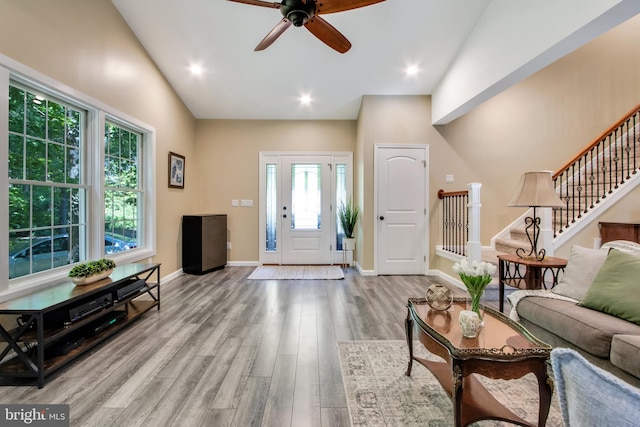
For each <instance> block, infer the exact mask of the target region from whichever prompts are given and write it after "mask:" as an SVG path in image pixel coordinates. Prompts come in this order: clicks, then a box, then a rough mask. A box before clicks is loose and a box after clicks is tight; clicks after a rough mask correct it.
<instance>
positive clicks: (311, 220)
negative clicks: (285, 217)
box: [291, 164, 322, 230]
mask: <svg viewBox="0 0 640 427" xmlns="http://www.w3.org/2000/svg"><path fill="white" fill-rule="evenodd" d="M321 186H322V175H321V169H320V165H319V164H311V165H308V164H307V165H304V164H294V165H291V229H292V230H320V229H322V209H321V202H322V194H321V191H320V190H321V188H322V187H321Z"/></svg>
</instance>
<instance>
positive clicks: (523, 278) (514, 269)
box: [498, 254, 567, 312]
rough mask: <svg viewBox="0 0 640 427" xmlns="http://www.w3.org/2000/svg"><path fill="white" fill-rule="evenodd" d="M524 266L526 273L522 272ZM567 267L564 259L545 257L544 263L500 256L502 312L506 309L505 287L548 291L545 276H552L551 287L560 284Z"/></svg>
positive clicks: (514, 256)
mask: <svg viewBox="0 0 640 427" xmlns="http://www.w3.org/2000/svg"><path fill="white" fill-rule="evenodd" d="M520 266H524V268H525V272H524V273H523V272H522V271H521V270H520ZM566 266H567V260H566V259H564V258H555V257H550V256H548V257H545V258H544V259H543V260H542V261H539V260H537V259H524V258H520V257H519V256H518V255H513V254H508V255H498V292H499V295H498V298H499V299H500V312H502V311H503V309H504V285H505V284H506V285H509V286H511V287H514V288H519V289H543V288H545V289H546V287H547V286H546V285H545V282H544V278H545V275H547V273H550V274H551V279H552V280H551V287H554V286H555V285H557V284H558V276H559V274H560V272H561V271H564V268H565V267H566Z"/></svg>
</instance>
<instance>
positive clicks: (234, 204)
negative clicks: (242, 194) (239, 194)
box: [231, 199, 240, 206]
mask: <svg viewBox="0 0 640 427" xmlns="http://www.w3.org/2000/svg"><path fill="white" fill-rule="evenodd" d="M231 206H240V202H239V201H238V199H233V200H231Z"/></svg>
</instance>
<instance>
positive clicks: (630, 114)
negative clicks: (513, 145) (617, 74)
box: [438, 104, 640, 195]
mask: <svg viewBox="0 0 640 427" xmlns="http://www.w3.org/2000/svg"><path fill="white" fill-rule="evenodd" d="M638 111H640V104H638V105H636V106H635V107H634V108H633V109H632V110H630V111H629V112H628V113H627V114H625V115H624V116H623V117H622V118H621V119H620V120H618V121H617V122H616V123H615V124H614V125H613V126H611V127H609V128H608V129H607V130H605V131H604V132H602V134H601V135H600V136H598V137H597V138H596V139H594V140H593V142H592V143H591V144H589V145H587V146H586V147H584V148H583V149H582V150H580V152H579V153H578V154H577V155H575V156H574V157H573V158H572V159H571V160H569V161H568V162H567V163H565V165H564V166H562V167H561V168H560V169H558V171H557V172H556V173H554V174H553V178H552V180H553V181H555V180H556V179H557V178H558V177H559V176H560V175H562V173H563V172H565V171H566V170H568V169H569V168H570V167H571V166H572V165H573V164H574V163H576V162H577V161H578V160H579V159H581V158H582V157H583V156H584V155H585V154H586V153H587V152H588V151H589V150H591V149H592V148H593V147H595V146H596V145H598V144H600V142H601V141H602V140H603V139H605V138H606V137H607V136H609V134H611V133H612V132H613V131H615V130H616V129H618V128H619V127H620V126H622V124H623V123H624V122H626V121H627V120H628V119H629V118H630V117H632V116H633V115H634V114H636V113H637V112H638ZM440 191H442V190H440ZM439 194H440V193H438V195H439Z"/></svg>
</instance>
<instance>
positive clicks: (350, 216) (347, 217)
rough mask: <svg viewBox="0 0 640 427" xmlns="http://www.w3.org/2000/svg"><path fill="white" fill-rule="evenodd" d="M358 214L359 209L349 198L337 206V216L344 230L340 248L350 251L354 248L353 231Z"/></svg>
mask: <svg viewBox="0 0 640 427" xmlns="http://www.w3.org/2000/svg"><path fill="white" fill-rule="evenodd" d="M359 215H360V209H358V207H357V206H354V205H353V202H352V201H351V199H349V201H347V203H341V204H340V206H338V218H339V219H340V224H341V225H342V230H344V236H345V237H344V238H343V239H342V249H343V250H347V251H352V250H354V249H355V248H356V243H355V240H356V239H355V238H354V237H353V232H354V230H355V228H356V223H357V222H358V216H359Z"/></svg>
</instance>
